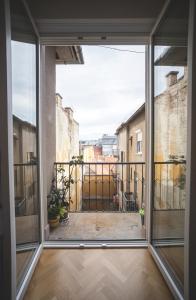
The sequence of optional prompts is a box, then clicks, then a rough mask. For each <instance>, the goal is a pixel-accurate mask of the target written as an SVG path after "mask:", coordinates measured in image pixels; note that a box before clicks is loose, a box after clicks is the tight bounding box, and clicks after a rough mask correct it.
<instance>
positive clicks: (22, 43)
mask: <svg viewBox="0 0 196 300" xmlns="http://www.w3.org/2000/svg"><path fill="white" fill-rule="evenodd" d="M11 11H12V44H11V48H12V109H13V148H14V184H15V186H14V188H15V221H16V251H17V253H16V267H17V273H16V276H17V288H19V287H20V285H21V283H22V281H23V278H24V276H25V274H26V272H27V271H28V268H29V266H30V263H31V261H32V257H33V255H34V253H35V251H36V249H37V247H38V246H39V241H40V237H39V234H40V228H39V197H38V157H37V114H36V110H37V106H36V102H37V99H36V43H35V36H34V33H33V31H32V28H31V24H30V22H29V21H28V18H27V17H26V15H25V12H24V10H23V5H22V2H19V1H12V2H11Z"/></svg>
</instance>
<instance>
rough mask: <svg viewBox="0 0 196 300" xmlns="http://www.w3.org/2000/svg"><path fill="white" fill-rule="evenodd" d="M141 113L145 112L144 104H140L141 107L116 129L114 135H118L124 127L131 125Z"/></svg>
mask: <svg viewBox="0 0 196 300" xmlns="http://www.w3.org/2000/svg"><path fill="white" fill-rule="evenodd" d="M142 112H145V103H143V104H142V106H140V108H138V110H136V112H134V113H133V114H132V115H131V117H130V118H129V119H128V120H127V121H126V122H123V123H122V124H121V125H120V126H119V127H118V128H117V129H116V133H115V134H116V135H118V133H119V132H120V131H121V130H122V129H123V128H124V127H126V126H127V125H128V124H129V123H131V122H132V121H133V120H135V119H136V118H137V117H138V115H139V114H141V113H142Z"/></svg>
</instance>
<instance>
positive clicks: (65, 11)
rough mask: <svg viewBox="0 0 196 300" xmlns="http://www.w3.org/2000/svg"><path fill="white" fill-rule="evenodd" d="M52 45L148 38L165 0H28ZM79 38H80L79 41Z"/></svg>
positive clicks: (43, 35)
mask: <svg viewBox="0 0 196 300" xmlns="http://www.w3.org/2000/svg"><path fill="white" fill-rule="evenodd" d="M26 3H27V4H28V7H29V9H30V12H31V14H32V17H33V19H34V20H35V23H36V26H37V28H38V31H39V33H40V37H41V41H42V43H44V44H48V45H65V44H66V43H67V44H73V42H74V44H77V43H78V44H85V43H86V41H87V40H88V42H89V41H91V42H92V43H93V42H97V41H98V40H100V43H103V44H107V43H109V44H112V43H116V40H117V39H118V40H119V43H122V44H123V43H125V41H126V43H127V42H128V43H135V44H144V43H147V42H148V39H149V33H150V32H151V30H152V28H153V26H154V24H155V22H156V19H157V17H158V15H159V13H160V12H161V10H162V8H163V6H164V3H165V0H148V1H146V0H137V1H130V0H129V1H128V0H121V1H112V0H99V1H95V0H94V1H93V0H83V1H64V0H55V1H54V0H41V1H40V0H26ZM77 41H78V42H77Z"/></svg>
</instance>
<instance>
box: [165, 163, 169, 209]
mask: <svg viewBox="0 0 196 300" xmlns="http://www.w3.org/2000/svg"><path fill="white" fill-rule="evenodd" d="M166 166H167V190H166V198H167V205H168V181H169V179H168V164H167V165H166Z"/></svg>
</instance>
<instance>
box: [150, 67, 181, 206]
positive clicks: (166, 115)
mask: <svg viewBox="0 0 196 300" xmlns="http://www.w3.org/2000/svg"><path fill="white" fill-rule="evenodd" d="M165 80H166V89H165V91H163V92H162V93H161V94H159V95H157V96H156V97H155V103H154V114H155V116H156V118H155V136H154V140H155V151H154V160H155V172H154V173H155V189H154V193H155V195H154V197H155V201H154V204H155V208H156V209H184V207H185V172H186V167H185V165H186V145H187V142H186V139H187V126H186V124H187V69H186V68H184V74H183V75H182V76H181V77H180V78H178V72H177V71H171V72H169V73H168V74H167V75H166V78H165ZM168 132H169V133H170V134H168ZM171 199H172V200H171Z"/></svg>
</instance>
